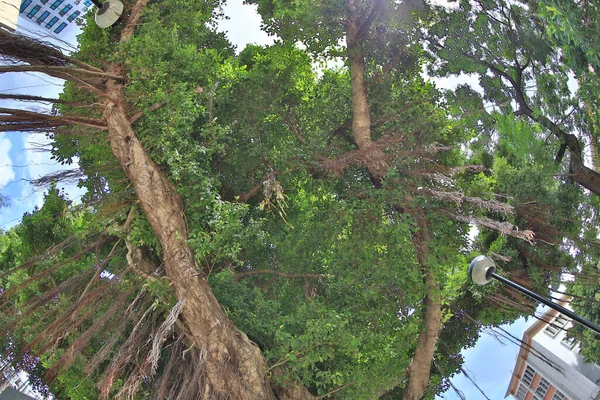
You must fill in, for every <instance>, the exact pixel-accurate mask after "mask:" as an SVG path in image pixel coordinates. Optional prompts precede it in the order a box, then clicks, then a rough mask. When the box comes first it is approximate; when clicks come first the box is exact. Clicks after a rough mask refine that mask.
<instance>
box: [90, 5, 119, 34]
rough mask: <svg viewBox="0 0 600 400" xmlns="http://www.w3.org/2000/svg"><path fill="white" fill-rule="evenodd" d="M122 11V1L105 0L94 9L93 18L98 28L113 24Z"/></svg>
mask: <svg viewBox="0 0 600 400" xmlns="http://www.w3.org/2000/svg"><path fill="white" fill-rule="evenodd" d="M122 13H123V3H121V2H120V1H119V0H107V1H105V2H104V3H102V7H99V8H98V9H97V10H96V15H95V17H94V19H95V20H96V25H98V26H99V27H100V28H103V29H104V28H108V27H109V26H111V25H113V24H114V23H115V22H117V20H118V19H119V17H120V16H121V14H122Z"/></svg>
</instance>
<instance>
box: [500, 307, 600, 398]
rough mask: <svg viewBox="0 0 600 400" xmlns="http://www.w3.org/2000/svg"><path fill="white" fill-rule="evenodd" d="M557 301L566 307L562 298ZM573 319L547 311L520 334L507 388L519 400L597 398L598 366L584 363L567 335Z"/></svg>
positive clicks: (575, 345)
mask: <svg viewBox="0 0 600 400" xmlns="http://www.w3.org/2000/svg"><path fill="white" fill-rule="evenodd" d="M560 304H561V305H562V306H563V307H567V306H568V305H567V301H566V299H565V298H563V299H561V301H560ZM571 326H572V322H571V321H570V320H569V319H568V318H566V317H564V316H563V315H561V314H559V313H558V311H556V310H549V311H547V312H546V313H545V314H544V315H543V316H542V317H541V318H540V320H538V321H536V322H535V323H534V324H533V325H531V326H530V327H529V328H528V329H527V330H526V331H525V333H524V334H523V339H522V344H521V349H520V350H519V354H518V355H517V361H516V364H515V368H514V371H513V374H512V377H511V380H510V383H509V385H508V390H507V391H506V396H505V397H508V396H509V395H512V396H513V397H514V398H515V399H518V400H600V387H599V386H598V383H600V367H599V366H598V365H596V364H586V363H585V362H584V360H583V357H582V356H581V355H580V354H579V346H578V344H577V342H576V341H575V340H573V339H571V338H568V337H567V332H566V330H567V329H568V328H570V327H571Z"/></svg>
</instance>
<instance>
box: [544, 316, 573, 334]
mask: <svg viewBox="0 0 600 400" xmlns="http://www.w3.org/2000/svg"><path fill="white" fill-rule="evenodd" d="M568 322H569V319H568V318H566V317H565V316H564V315H562V314H558V316H557V317H556V318H555V319H554V321H552V322H551V323H549V324H548V326H546V329H544V332H546V333H547V334H548V335H550V336H552V337H554V336H556V335H557V334H558V332H560V331H561V330H563V329H564V327H565V325H567V323H568Z"/></svg>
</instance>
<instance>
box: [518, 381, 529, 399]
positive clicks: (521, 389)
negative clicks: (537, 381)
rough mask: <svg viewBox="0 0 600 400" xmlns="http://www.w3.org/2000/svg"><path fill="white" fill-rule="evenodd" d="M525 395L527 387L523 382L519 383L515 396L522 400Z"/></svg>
mask: <svg viewBox="0 0 600 400" xmlns="http://www.w3.org/2000/svg"><path fill="white" fill-rule="evenodd" d="M525 396H527V388H526V387H525V386H524V385H523V384H520V385H519V390H517V394H516V395H515V397H516V398H517V400H524V399H525Z"/></svg>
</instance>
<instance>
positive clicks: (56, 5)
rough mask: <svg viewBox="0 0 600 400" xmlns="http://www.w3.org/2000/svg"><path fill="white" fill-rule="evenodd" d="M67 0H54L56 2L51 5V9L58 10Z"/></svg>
mask: <svg viewBox="0 0 600 400" xmlns="http://www.w3.org/2000/svg"><path fill="white" fill-rule="evenodd" d="M63 1H65V0H54V3H52V5H51V6H50V8H51V9H53V10H56V9H57V8H58V6H60V5H61V4H62V3H63Z"/></svg>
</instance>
